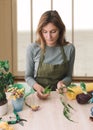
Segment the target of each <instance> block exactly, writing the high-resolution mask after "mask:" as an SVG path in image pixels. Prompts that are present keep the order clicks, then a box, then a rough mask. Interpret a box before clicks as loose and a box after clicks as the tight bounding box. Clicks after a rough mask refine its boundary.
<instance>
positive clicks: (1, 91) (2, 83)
mask: <svg viewBox="0 0 93 130" xmlns="http://www.w3.org/2000/svg"><path fill="white" fill-rule="evenodd" d="M13 83H14V76H13V75H12V73H10V72H9V61H8V60H5V61H0V101H2V100H6V94H5V89H6V88H7V86H8V85H10V84H13Z"/></svg>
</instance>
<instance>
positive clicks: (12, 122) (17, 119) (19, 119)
mask: <svg viewBox="0 0 93 130" xmlns="http://www.w3.org/2000/svg"><path fill="white" fill-rule="evenodd" d="M13 112H14V114H15V116H16V120H13V121H7V123H8V124H16V123H19V124H20V125H22V126H24V123H23V121H27V120H26V119H21V118H20V116H19V115H18V113H17V112H16V111H13Z"/></svg>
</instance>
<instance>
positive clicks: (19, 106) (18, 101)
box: [12, 97, 24, 112]
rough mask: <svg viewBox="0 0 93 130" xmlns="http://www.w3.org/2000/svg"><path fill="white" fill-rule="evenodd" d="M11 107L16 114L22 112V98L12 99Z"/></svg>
mask: <svg viewBox="0 0 93 130" xmlns="http://www.w3.org/2000/svg"><path fill="white" fill-rule="evenodd" d="M12 105H13V109H14V111H16V112H19V111H22V110H23V105H24V98H23V97H21V98H17V99H15V100H14V99H12Z"/></svg>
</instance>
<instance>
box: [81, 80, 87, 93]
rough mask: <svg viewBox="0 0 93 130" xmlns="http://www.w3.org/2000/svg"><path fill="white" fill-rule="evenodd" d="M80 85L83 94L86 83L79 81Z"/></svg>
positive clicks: (85, 91)
mask: <svg viewBox="0 0 93 130" xmlns="http://www.w3.org/2000/svg"><path fill="white" fill-rule="evenodd" d="M80 87H81V89H82V92H83V93H84V94H87V90H86V84H85V83H84V82H81V83H80Z"/></svg>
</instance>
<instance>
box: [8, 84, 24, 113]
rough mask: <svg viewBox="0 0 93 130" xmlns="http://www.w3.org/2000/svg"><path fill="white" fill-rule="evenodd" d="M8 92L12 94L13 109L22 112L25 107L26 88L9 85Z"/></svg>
mask: <svg viewBox="0 0 93 130" xmlns="http://www.w3.org/2000/svg"><path fill="white" fill-rule="evenodd" d="M7 91H8V92H10V93H11V94H10V98H11V99H12V105H13V109H14V111H16V112H19V111H22V109H23V105H24V96H25V88H24V85H23V84H19V83H15V84H13V85H9V87H8V89H7Z"/></svg>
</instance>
